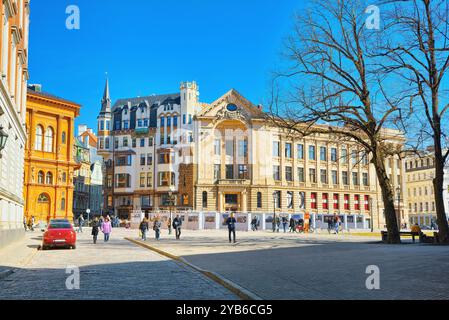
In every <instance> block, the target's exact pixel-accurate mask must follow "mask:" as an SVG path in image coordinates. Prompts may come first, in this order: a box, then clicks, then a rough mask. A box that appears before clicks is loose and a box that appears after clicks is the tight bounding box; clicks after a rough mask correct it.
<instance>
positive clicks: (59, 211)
mask: <svg viewBox="0 0 449 320" xmlns="http://www.w3.org/2000/svg"><path fill="white" fill-rule="evenodd" d="M26 111H27V112H26V130H27V136H28V138H27V143H26V149H25V170H24V199H25V215H26V217H27V219H29V218H31V217H32V216H34V217H35V221H36V222H39V221H42V222H44V223H46V222H48V221H49V220H50V219H55V218H68V219H73V211H72V206H73V188H74V187H73V175H74V171H75V170H76V169H77V167H78V165H77V163H76V162H75V160H74V155H73V145H74V127H75V118H76V117H77V116H78V115H79V112H80V105H79V104H76V103H74V102H70V101H67V100H65V99H61V98H59V97H55V96H52V95H49V94H47V93H43V92H41V91H40V89H39V88H38V87H34V88H30V89H28V95H27V108H26Z"/></svg>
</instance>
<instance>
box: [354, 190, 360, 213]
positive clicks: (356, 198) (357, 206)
mask: <svg viewBox="0 0 449 320" xmlns="http://www.w3.org/2000/svg"><path fill="white" fill-rule="evenodd" d="M354 210H360V196H359V195H358V194H356V195H354Z"/></svg>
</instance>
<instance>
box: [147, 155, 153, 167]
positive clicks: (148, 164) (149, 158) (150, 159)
mask: <svg viewBox="0 0 449 320" xmlns="http://www.w3.org/2000/svg"><path fill="white" fill-rule="evenodd" d="M152 165H153V155H152V154H151V153H148V154H147V166H152Z"/></svg>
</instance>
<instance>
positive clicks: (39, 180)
mask: <svg viewBox="0 0 449 320" xmlns="http://www.w3.org/2000/svg"><path fill="white" fill-rule="evenodd" d="M37 183H39V184H44V172H43V171H39V173H38V174H37Z"/></svg>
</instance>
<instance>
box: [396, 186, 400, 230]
mask: <svg viewBox="0 0 449 320" xmlns="http://www.w3.org/2000/svg"><path fill="white" fill-rule="evenodd" d="M396 193H397V195H398V211H397V223H398V227H399V230H400V229H401V222H400V221H401V187H399V186H398V187H397V188H396Z"/></svg>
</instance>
